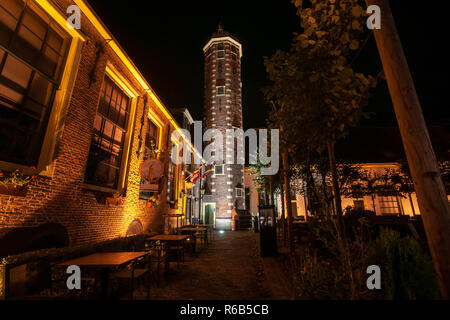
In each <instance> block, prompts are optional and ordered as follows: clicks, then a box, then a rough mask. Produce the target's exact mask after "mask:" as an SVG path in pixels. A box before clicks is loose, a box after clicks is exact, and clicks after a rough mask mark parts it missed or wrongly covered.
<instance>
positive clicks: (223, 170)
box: [214, 164, 225, 176]
mask: <svg viewBox="0 0 450 320" xmlns="http://www.w3.org/2000/svg"><path fill="white" fill-rule="evenodd" d="M219 167H221V168H222V173H217V168H219ZM214 175H215V176H223V175H225V166H224V165H223V164H216V165H214Z"/></svg>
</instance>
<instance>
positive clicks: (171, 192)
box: [167, 142, 179, 207]
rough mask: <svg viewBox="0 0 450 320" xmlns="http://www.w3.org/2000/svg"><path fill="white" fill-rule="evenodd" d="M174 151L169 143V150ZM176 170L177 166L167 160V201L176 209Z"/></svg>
mask: <svg viewBox="0 0 450 320" xmlns="http://www.w3.org/2000/svg"><path fill="white" fill-rule="evenodd" d="M173 149H174V143H173V142H171V148H170V150H173ZM178 170H179V165H175V164H173V163H172V161H171V160H169V173H168V177H169V179H168V180H167V201H168V202H170V203H171V204H172V205H174V206H172V207H176V205H177V203H176V202H177V200H178Z"/></svg>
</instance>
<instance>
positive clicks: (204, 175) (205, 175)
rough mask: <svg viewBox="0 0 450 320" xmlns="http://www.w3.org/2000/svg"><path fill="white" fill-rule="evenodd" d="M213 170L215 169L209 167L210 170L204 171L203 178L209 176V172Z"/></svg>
mask: <svg viewBox="0 0 450 320" xmlns="http://www.w3.org/2000/svg"><path fill="white" fill-rule="evenodd" d="M212 171H214V169H209V170H207V171H205V172H204V173H203V175H202V179H203V180H206V177H207V176H208V174H209V173H210V172H212Z"/></svg>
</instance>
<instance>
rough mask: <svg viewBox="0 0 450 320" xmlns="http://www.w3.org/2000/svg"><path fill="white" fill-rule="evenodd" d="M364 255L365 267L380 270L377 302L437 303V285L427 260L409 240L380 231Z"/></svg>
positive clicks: (420, 249) (425, 255)
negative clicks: (402, 300) (396, 300)
mask: <svg viewBox="0 0 450 320" xmlns="http://www.w3.org/2000/svg"><path fill="white" fill-rule="evenodd" d="M370 249H371V250H370V252H369V254H368V263H369V264H376V265H378V266H380V268H381V280H382V290H380V292H379V293H378V298H381V299H388V300H392V299H408V300H411V299H439V298H440V293H439V284H438V278H437V274H436V272H435V270H434V267H433V263H432V260H431V258H430V257H429V256H428V255H427V254H425V253H424V252H423V250H422V248H421V246H420V244H419V243H418V242H417V241H416V240H414V239H413V238H411V237H410V236H406V237H401V236H400V233H399V232H397V231H394V230H391V229H385V228H383V229H381V230H380V234H379V237H378V238H377V239H376V241H375V242H374V243H373V245H372V246H371V248H370Z"/></svg>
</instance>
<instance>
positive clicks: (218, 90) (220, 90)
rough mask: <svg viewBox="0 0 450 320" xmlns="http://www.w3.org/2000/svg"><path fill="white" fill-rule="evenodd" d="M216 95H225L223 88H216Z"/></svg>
mask: <svg viewBox="0 0 450 320" xmlns="http://www.w3.org/2000/svg"><path fill="white" fill-rule="evenodd" d="M217 95H218V96H224V95H225V86H220V87H217Z"/></svg>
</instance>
